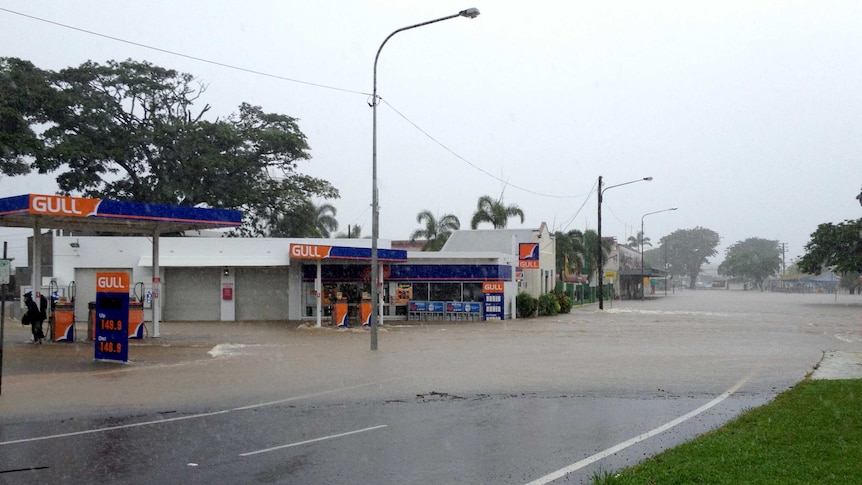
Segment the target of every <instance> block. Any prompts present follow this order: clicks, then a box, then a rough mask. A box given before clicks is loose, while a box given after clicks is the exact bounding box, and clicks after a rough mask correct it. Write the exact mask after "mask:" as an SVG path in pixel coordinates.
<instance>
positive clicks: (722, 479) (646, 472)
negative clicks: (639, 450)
mask: <svg viewBox="0 0 862 485" xmlns="http://www.w3.org/2000/svg"><path fill="white" fill-rule="evenodd" d="M593 483H594V484H595V485H674V484H680V485H683V484H685V485H691V484H734V485H738V484H748V485H757V484H776V485H778V484H781V485H791V484H800V485H802V484H804V485H809V484H818V485H823V484H836V485H839V484H840V485H847V484H859V483H862V380H837V381H803V382H801V383H799V384H797V385H796V386H795V387H793V388H792V389H790V390H788V391H786V392H784V393H782V394H780V395H778V396H777V397H776V398H775V400H773V401H772V402H771V403H769V404H767V405H765V406H763V407H760V408H757V409H752V410H750V411H747V412H745V413H743V414H742V415H741V416H740V417H738V418H737V419H736V420H734V421H732V422H730V423H728V424H727V425H726V426H724V427H722V428H720V429H717V430H715V431H712V432H710V433H707V434H705V435H703V436H701V437H699V438H697V439H695V440H693V441H690V442H688V443H685V444H683V445H680V446H678V447H676V448H673V449H671V450H668V451H666V452H664V453H662V454H660V455H657V456H655V457H653V458H650V459H648V460H646V461H644V462H643V463H640V464H638V465H636V466H634V467H631V468H626V469H623V470H620V471H618V472H614V473H606V472H603V473H600V474H597V475H595V476H594V478H593Z"/></svg>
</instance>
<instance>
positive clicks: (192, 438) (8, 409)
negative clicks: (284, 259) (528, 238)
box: [0, 290, 862, 484]
mask: <svg viewBox="0 0 862 485" xmlns="http://www.w3.org/2000/svg"><path fill="white" fill-rule="evenodd" d="M605 308H606V309H605V311H604V312H601V311H598V310H597V307H596V306H595V305H593V306H587V307H582V308H576V309H575V310H573V312H572V313H571V314H568V315H560V316H557V317H550V318H541V319H529V320H517V321H509V322H487V323H482V322H477V323H469V324H468V323H461V324H456V323H446V324H431V325H422V326H418V325H392V326H389V327H388V328H385V329H381V333H380V349H379V350H378V351H377V352H371V351H370V350H369V334H368V332H367V331H365V330H361V329H357V330H349V331H338V330H335V329H331V328H324V329H308V328H302V327H299V328H297V325H296V324H291V323H275V322H274V323H268V324H263V323H259V324H237V323H230V324H199V323H183V324H171V323H166V324H164V325H163V329H162V338H160V339H146V340H144V341H143V342H140V343H136V344H135V345H134V346H133V347H132V348H131V349H130V354H129V355H130V359H131V362H130V363H129V364H126V365H117V364H112V363H104V362H93V360H92V347H91V344H89V343H84V342H82V343H75V344H49V345H43V346H36V345H32V344H25V343H24V341H25V340H26V336H27V334H26V333H25V332H24V330H23V329H21V328H18V327H20V326H17V327H16V326H12V325H10V323H9V322H8V321H7V327H6V339H5V340H6V343H5V347H4V348H5V353H4V367H3V387H2V396H0V411H2V412H0V483H49V482H51V483H94V482H105V481H112V482H115V483H333V484H334V483H361V484H365V483H369V484H371V483H392V484H395V483H398V484H403V483H471V484H472V483H489V484H491V483H528V482H531V481H534V480H538V482H537V483H548V482H549V481H550V480H551V478H553V477H548V474H552V473H553V472H556V471H560V470H563V472H561V476H562V477H561V478H559V479H558V480H557V481H554V482H553V483H589V482H590V479H591V477H592V475H593V474H594V473H598V472H602V471H612V470H614V469H617V468H619V467H622V466H627V465H632V464H634V463H637V462H638V461H640V460H642V459H643V458H644V457H646V456H649V455H652V454H655V453H657V452H659V451H661V450H663V449H666V448H669V447H672V446H675V445H676V444H679V443H681V442H684V441H686V440H689V439H691V438H693V437H695V436H697V435H699V434H701V433H703V432H705V431H708V430H710V429H713V428H715V427H718V426H720V425H722V424H723V423H725V422H727V421H728V420H730V419H732V418H734V417H735V416H737V415H738V414H739V413H740V412H742V411H744V410H745V409H747V408H751V407H754V406H759V405H761V404H764V403H766V402H768V401H769V400H771V399H772V398H773V397H774V396H775V395H776V394H777V393H779V392H781V391H784V390H786V389H787V388H789V387H791V386H792V385H794V384H795V383H796V382H798V381H800V380H801V379H803V378H805V376H806V375H807V374H808V373H809V372H810V371H812V369H813V368H814V367H815V366H816V365H817V364H818V362H819V361H820V359H821V358H822V356H823V353H824V352H825V351H829V350H844V351H854V352H858V351H860V350H862V333H860V332H862V297H859V296H848V295H840V296H839V297H838V299H837V302H836V301H835V296H834V295H792V294H791V295H785V294H769V293H759V292H727V291H709V290H708V291H697V292H694V291H685V292H677V293H676V294H672V295H668V296H667V297H662V298H658V299H655V300H648V301H645V302H641V301H631V302H613V304H606V307H605ZM731 389H733V390H734V392H732V393H729V394H725V393H728V391H729V390H731ZM723 397H724V398H723ZM722 398H723V399H722ZM707 407H708V408H707ZM698 410H700V412H698ZM686 415H688V416H686ZM675 420H676V421H675ZM668 423H678V424H676V425H675V426H672V427H669V429H666V430H663V428H661V427H662V426H663V425H666V424H668ZM645 434H647V436H644V435H645ZM630 440H631V441H630ZM632 441H636V442H633V443H632V444H630V446H624V445H621V444H625V443H626V442H632ZM605 455H607V456H605ZM582 460H586V461H585V462H583V463H581V464H578V463H579V462H581V461H582ZM567 467H569V468H568V469H567ZM566 470H571V473H567V474H566V473H565V471H566ZM543 477H544V478H543Z"/></svg>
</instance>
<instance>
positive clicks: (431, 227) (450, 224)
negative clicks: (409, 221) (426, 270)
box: [410, 210, 461, 251]
mask: <svg viewBox="0 0 862 485" xmlns="http://www.w3.org/2000/svg"><path fill="white" fill-rule="evenodd" d="M423 221H424V224H425V228H424V229H416V230H415V231H413V234H411V235H410V242H415V241H416V240H417V239H419V238H425V244H424V245H423V246H422V250H423V251H439V250H440V248H442V247H443V245H444V244H446V241H447V240H448V239H449V236H450V235H451V234H452V231H457V230H458V229H461V221H459V220H458V218H457V217H455V216H454V215H452V214H446V215H444V216H443V217H441V218H440V220H437V219H436V218H435V217H434V214H432V213H431V211H429V210H424V211H422V212H420V213H419V214H417V215H416V222H418V223H419V224H422V223H423Z"/></svg>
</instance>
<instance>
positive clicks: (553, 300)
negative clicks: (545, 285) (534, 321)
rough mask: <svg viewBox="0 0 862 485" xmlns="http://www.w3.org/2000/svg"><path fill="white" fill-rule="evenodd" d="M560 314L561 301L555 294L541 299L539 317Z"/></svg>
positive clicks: (543, 296) (547, 294)
mask: <svg viewBox="0 0 862 485" xmlns="http://www.w3.org/2000/svg"><path fill="white" fill-rule="evenodd" d="M557 313H560V300H559V298H557V295H555V294H553V293H545V294H544V295H542V296H540V297H539V316H552V315H556V314H557Z"/></svg>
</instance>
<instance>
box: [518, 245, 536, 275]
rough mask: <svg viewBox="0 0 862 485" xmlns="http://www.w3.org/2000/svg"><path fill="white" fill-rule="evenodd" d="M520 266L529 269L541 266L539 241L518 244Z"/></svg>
mask: <svg viewBox="0 0 862 485" xmlns="http://www.w3.org/2000/svg"><path fill="white" fill-rule="evenodd" d="M518 267H519V268H527V269H538V268H539V243H520V244H518Z"/></svg>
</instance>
